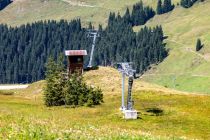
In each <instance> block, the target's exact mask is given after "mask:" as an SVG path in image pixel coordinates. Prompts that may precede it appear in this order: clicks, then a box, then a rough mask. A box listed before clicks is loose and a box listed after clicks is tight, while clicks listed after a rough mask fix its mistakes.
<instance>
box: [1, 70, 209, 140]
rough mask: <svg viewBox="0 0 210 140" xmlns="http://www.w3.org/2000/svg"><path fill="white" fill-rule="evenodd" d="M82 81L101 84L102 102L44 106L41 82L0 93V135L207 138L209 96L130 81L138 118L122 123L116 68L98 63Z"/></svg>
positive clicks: (12, 136) (71, 137)
mask: <svg viewBox="0 0 210 140" xmlns="http://www.w3.org/2000/svg"><path fill="white" fill-rule="evenodd" d="M105 73H106V75H105ZM85 79H86V81H87V82H88V83H89V84H91V85H93V86H100V87H101V88H102V90H103V92H104V103H103V104H102V105H100V106H97V107H94V108H86V107H80V108H68V107H65V106H63V107H51V108H47V107H45V106H44V105H43V101H42V92H43V91H42V90H41V88H42V87H43V86H44V81H41V82H38V83H34V84H32V85H30V86H29V88H28V89H25V90H18V91H14V92H15V94H14V95H7V96H6V95H0V139H5V138H10V139H24V138H25V139H41V138H43V139H56V138H60V139H64V138H67V139H79V138H80V139H100V138H102V139H131V138H133V139H148V140H150V139H153V140H154V139H161V140H162V139H175V140H176V139H208V138H209V137H210V133H209V132H210V116H209V114H210V112H209V111H210V104H209V103H210V96H204V95H183V94H179V92H178V93H177V92H176V91H173V90H169V89H166V88H164V87H160V86H156V85H151V84H148V83H145V82H142V81H141V80H136V81H135V82H134V88H133V89H134V101H135V109H137V110H138V111H140V115H139V117H140V118H139V119H138V120H129V121H128V120H127V121H126V120H124V119H122V114H121V113H120V111H119V107H120V100H121V99H120V98H121V97H120V80H121V79H120V75H119V74H118V72H117V71H116V70H114V69H111V68H102V67H101V68H100V69H99V70H97V71H90V72H88V73H86V74H85ZM152 87H155V89H151V88H152ZM155 110H158V111H159V113H155Z"/></svg>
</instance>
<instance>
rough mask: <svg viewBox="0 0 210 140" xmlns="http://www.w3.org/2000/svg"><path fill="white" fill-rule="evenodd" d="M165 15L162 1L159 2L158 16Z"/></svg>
mask: <svg viewBox="0 0 210 140" xmlns="http://www.w3.org/2000/svg"><path fill="white" fill-rule="evenodd" d="M162 13H163V10H162V0H158V3H157V14H158V15H160V14H162Z"/></svg>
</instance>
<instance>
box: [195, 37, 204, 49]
mask: <svg viewBox="0 0 210 140" xmlns="http://www.w3.org/2000/svg"><path fill="white" fill-rule="evenodd" d="M202 47H203V46H202V44H201V40H200V39H198V40H197V43H196V51H200V50H201V49H202Z"/></svg>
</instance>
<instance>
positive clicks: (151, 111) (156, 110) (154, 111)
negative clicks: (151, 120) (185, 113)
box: [146, 108, 164, 116]
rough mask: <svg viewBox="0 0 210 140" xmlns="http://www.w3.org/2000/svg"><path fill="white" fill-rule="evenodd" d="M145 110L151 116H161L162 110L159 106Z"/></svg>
mask: <svg viewBox="0 0 210 140" xmlns="http://www.w3.org/2000/svg"><path fill="white" fill-rule="evenodd" d="M146 112H147V113H149V115H151V116H162V115H163V114H164V111H163V110H162V109H160V108H147V109H146Z"/></svg>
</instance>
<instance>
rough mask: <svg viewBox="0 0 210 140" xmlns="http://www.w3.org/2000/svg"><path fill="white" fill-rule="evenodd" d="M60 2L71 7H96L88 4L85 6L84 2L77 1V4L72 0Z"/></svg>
mask: <svg viewBox="0 0 210 140" xmlns="http://www.w3.org/2000/svg"><path fill="white" fill-rule="evenodd" d="M62 1H64V2H67V3H69V4H70V5H72V6H81V7H92V8H93V7H96V6H94V5H88V4H85V3H84V2H80V1H78V2H76V1H72V0H62Z"/></svg>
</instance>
